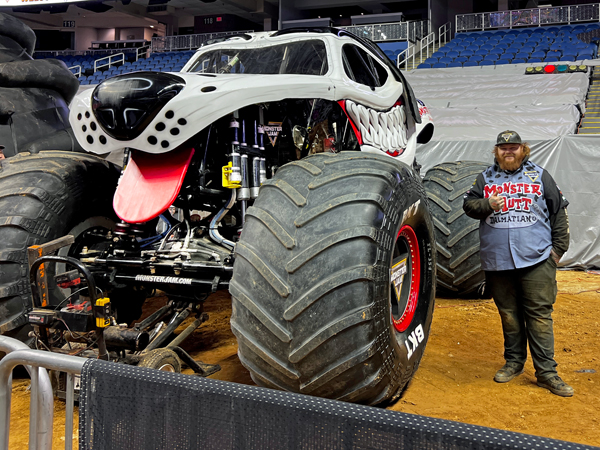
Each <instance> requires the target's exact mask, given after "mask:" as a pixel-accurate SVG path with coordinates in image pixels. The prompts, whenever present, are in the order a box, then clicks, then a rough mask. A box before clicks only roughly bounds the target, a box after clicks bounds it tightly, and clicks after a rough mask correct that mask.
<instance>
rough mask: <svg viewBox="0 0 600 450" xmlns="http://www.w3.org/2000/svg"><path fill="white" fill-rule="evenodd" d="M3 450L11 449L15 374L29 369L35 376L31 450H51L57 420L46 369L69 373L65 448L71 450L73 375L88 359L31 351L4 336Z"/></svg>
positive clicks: (0, 339)
mask: <svg viewBox="0 0 600 450" xmlns="http://www.w3.org/2000/svg"><path fill="white" fill-rule="evenodd" d="M0 352H4V353H6V356H4V358H2V359H1V360H0V450H8V442H9V437H10V404H11V397H12V371H13V369H14V368H15V367H16V366H18V365H23V366H25V369H27V372H29V376H30V377H31V390H30V403H29V450H51V449H52V432H53V417H54V398H53V394H52V384H51V382H50V377H49V376H48V372H47V371H46V369H55V370H60V371H62V372H67V391H66V394H67V399H66V413H65V449H66V450H71V448H72V440H71V436H72V435H73V404H74V402H73V392H74V390H73V386H74V382H73V375H74V374H77V373H81V368H82V367H83V363H84V362H85V360H84V359H83V358H77V357H74V356H66V355H60V354H56V353H50V352H43V351H39V350H31V349H30V348H29V347H28V346H27V345H25V344H23V343H22V342H20V341H17V340H16V339H13V338H9V337H6V336H0Z"/></svg>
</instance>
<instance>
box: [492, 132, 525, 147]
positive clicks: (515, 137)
mask: <svg viewBox="0 0 600 450" xmlns="http://www.w3.org/2000/svg"><path fill="white" fill-rule="evenodd" d="M522 143H523V142H522V141H521V136H519V133H517V132H516V131H511V130H506V131H503V132H502V133H500V134H499V135H498V138H497V139H496V145H502V144H522Z"/></svg>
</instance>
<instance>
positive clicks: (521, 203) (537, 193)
mask: <svg viewBox="0 0 600 450" xmlns="http://www.w3.org/2000/svg"><path fill="white" fill-rule="evenodd" d="M524 175H525V176H526V177H527V178H529V180H531V183H529V182H514V181H505V182H503V183H499V184H490V183H488V184H487V185H485V186H484V188H483V195H484V197H485V198H490V197H491V196H492V195H498V196H500V197H503V198H504V208H503V209H501V210H500V211H494V213H493V214H490V215H489V216H488V217H487V219H486V220H485V222H486V223H487V224H488V225H489V226H491V227H493V228H522V227H529V226H531V225H534V224H535V223H536V222H537V221H538V220H539V218H540V217H543V215H542V214H540V213H541V211H540V206H539V205H538V203H537V200H538V199H540V198H543V195H544V194H543V188H542V184H541V183H536V181H537V180H538V178H539V172H538V171H536V170H532V171H528V172H524Z"/></svg>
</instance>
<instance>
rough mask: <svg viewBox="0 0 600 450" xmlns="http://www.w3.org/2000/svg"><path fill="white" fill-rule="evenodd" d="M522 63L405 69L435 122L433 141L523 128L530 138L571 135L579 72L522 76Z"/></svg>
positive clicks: (581, 88)
mask: <svg viewBox="0 0 600 450" xmlns="http://www.w3.org/2000/svg"><path fill="white" fill-rule="evenodd" d="M525 67H526V65H524V64H519V65H508V66H498V67H468V68H457V69H419V70H415V71H412V72H408V73H406V78H407V79H408V81H409V82H410V84H411V86H412V87H413V89H414V91H415V93H416V95H417V97H418V98H419V99H421V100H423V101H424V102H425V104H426V105H427V106H428V108H429V110H430V112H431V115H432V117H433V120H434V123H435V133H434V135H433V140H435V141H464V140H486V139H489V137H490V136H496V135H497V134H498V132H499V131H502V130H506V129H516V130H523V131H525V130H526V131H527V132H526V133H524V134H526V135H527V138H528V139H530V140H547V139H552V138H555V137H558V136H564V135H568V134H574V133H575V132H576V131H577V125H578V122H579V117H580V111H584V110H585V97H586V95H587V90H588V85H589V80H588V75H587V74H585V73H564V74H550V75H549V74H542V75H524V72H525Z"/></svg>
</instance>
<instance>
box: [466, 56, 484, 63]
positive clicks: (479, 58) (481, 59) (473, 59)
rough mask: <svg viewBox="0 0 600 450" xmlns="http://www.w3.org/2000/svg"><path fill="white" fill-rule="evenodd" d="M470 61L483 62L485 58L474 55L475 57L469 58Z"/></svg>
mask: <svg viewBox="0 0 600 450" xmlns="http://www.w3.org/2000/svg"><path fill="white" fill-rule="evenodd" d="M469 61H476V62H479V61H483V56H481V55H473V56H471V57H470V58H469Z"/></svg>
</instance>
